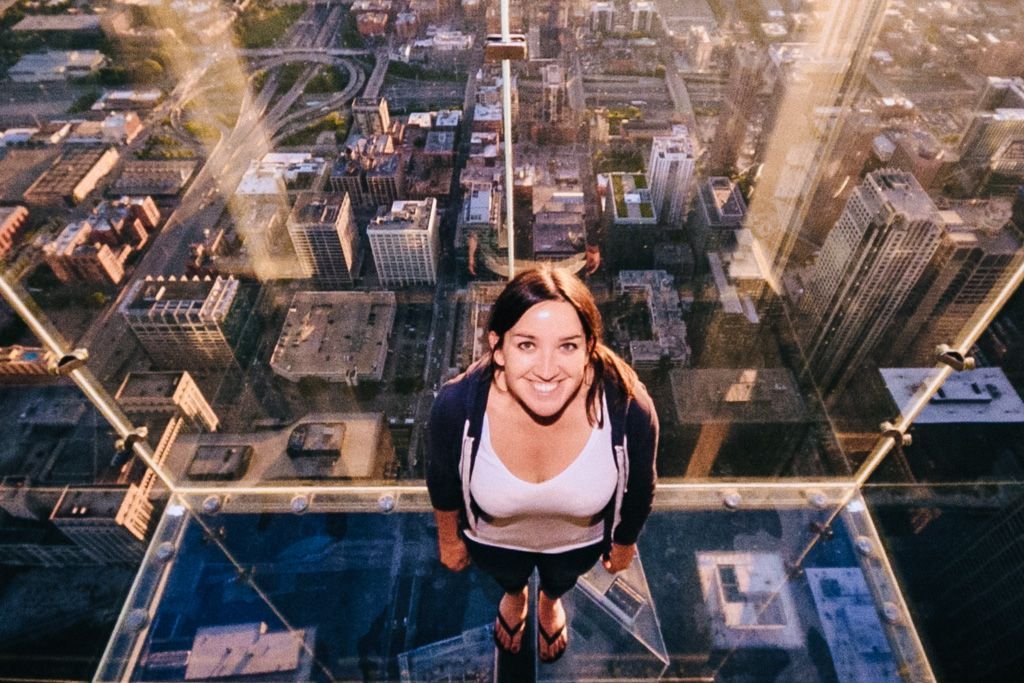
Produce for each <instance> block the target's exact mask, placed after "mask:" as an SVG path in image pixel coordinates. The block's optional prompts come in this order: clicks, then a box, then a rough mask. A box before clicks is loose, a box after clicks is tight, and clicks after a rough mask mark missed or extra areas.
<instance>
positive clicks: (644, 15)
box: [629, 0, 658, 33]
mask: <svg viewBox="0 0 1024 683" xmlns="http://www.w3.org/2000/svg"><path fill="white" fill-rule="evenodd" d="M629 15H630V26H631V29H632V30H633V31H634V32H637V31H639V32H641V33H650V32H651V31H653V30H654V28H655V26H656V20H657V18H658V10H657V8H656V7H655V6H654V3H653V2H651V0H630V3H629Z"/></svg>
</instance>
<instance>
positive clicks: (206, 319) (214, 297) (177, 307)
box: [119, 276, 249, 369]
mask: <svg viewBox="0 0 1024 683" xmlns="http://www.w3.org/2000/svg"><path fill="white" fill-rule="evenodd" d="M248 308H249V306H248V304H247V302H246V301H245V297H244V296H243V295H242V294H241V293H240V291H239V282H238V280H236V279H234V278H227V279H225V278H221V277H218V278H217V279H216V280H211V279H210V278H209V277H207V278H205V279H203V280H200V279H199V278H198V277H197V278H193V279H191V280H189V279H188V278H185V277H182V278H181V279H180V280H179V279H177V278H175V277H173V276H172V277H171V278H168V279H164V278H163V277H162V276H161V277H158V278H155V279H154V278H153V277H151V276H149V277H147V278H146V279H145V280H139V281H138V282H136V283H135V284H133V285H132V287H131V289H130V290H129V291H128V293H127V294H126V295H125V298H124V301H123V303H122V304H121V306H120V308H119V311H120V313H121V315H122V316H123V317H124V319H125V321H126V322H127V323H128V326H129V327H130V328H131V330H132V332H133V333H134V334H135V336H136V337H137V338H138V340H139V343H141V344H142V346H143V348H144V349H146V352H147V353H148V354H149V357H150V358H151V359H152V360H153V363H154V364H155V365H157V366H159V367H162V368H167V369H193V368H210V369H221V368H224V367H225V366H227V365H228V364H229V363H232V362H234V360H235V354H234V345H235V343H236V342H237V340H238V337H239V334H240V332H241V328H242V327H243V326H244V323H245V319H246V317H247V316H248Z"/></svg>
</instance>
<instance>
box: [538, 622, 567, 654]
mask: <svg viewBox="0 0 1024 683" xmlns="http://www.w3.org/2000/svg"><path fill="white" fill-rule="evenodd" d="M568 625H569V622H568V621H566V622H565V623H564V624H562V628H560V629H558V630H557V631H555V632H554V633H552V634H550V635H549V634H548V632H547V631H545V630H544V627H543V626H542V625H541V623H540V621H539V620H538V621H537V632H538V635H539V636H540V637H541V638H543V639H544V642H546V643H547V644H548V647H551V646H552V645H553V644H554V643H555V641H556V640H558V639H559V638H561V637H562V634H565V645H564V646H563V647H562V649H561V650H559V651H558V652H556V653H555V654H554V655H552V656H551V657H547V658H545V657H544V655H538V656H539V657H540V661H542V662H544V663H545V664H550V663H551V662H557V661H558V660H559V659H561V657H562V655H564V654H565V651H566V650H568V649H569V634H568V632H567V631H566V630H565V627H566V626H568ZM538 642H539V641H538ZM539 651H540V650H539V648H538V652H539Z"/></svg>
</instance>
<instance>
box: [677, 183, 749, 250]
mask: <svg viewBox="0 0 1024 683" xmlns="http://www.w3.org/2000/svg"><path fill="white" fill-rule="evenodd" d="M694 208H695V212H696V216H695V218H694V222H693V235H692V236H691V242H692V245H693V249H694V252H695V253H696V254H697V255H698V256H700V255H703V254H704V253H705V252H707V251H714V250H716V249H721V248H723V247H726V246H728V245H729V244H730V243H732V242H733V240H734V235H735V232H736V231H737V230H739V229H740V228H742V227H743V221H744V219H745V218H746V216H747V203H746V202H744V201H743V194H742V193H741V192H740V188H739V186H738V185H737V184H736V183H734V182H733V181H731V180H729V179H728V178H722V177H713V178H708V179H707V180H706V181H704V183H703V184H702V185H701V186H700V190H699V191H698V192H697V201H696V207H694Z"/></svg>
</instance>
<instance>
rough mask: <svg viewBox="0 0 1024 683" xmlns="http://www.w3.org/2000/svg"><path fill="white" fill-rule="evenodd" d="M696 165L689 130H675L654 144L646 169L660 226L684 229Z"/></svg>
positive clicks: (684, 128)
mask: <svg viewBox="0 0 1024 683" xmlns="http://www.w3.org/2000/svg"><path fill="white" fill-rule="evenodd" d="M694 163H695V159H694V153H693V142H692V141H691V140H690V133H689V131H688V130H687V129H686V126H681V125H675V126H672V135H670V136H657V137H655V138H653V139H652V140H651V159H650V162H649V163H648V165H647V176H648V178H650V183H651V199H653V200H654V208H655V211H656V212H657V214H658V216H659V217H660V218H661V222H662V223H663V224H665V225H667V226H669V227H674V228H681V227H682V224H683V221H685V220H686V209H687V205H688V204H689V202H690V185H691V184H692V182H693V166H694Z"/></svg>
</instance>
